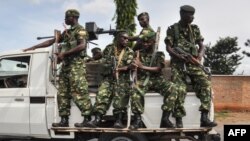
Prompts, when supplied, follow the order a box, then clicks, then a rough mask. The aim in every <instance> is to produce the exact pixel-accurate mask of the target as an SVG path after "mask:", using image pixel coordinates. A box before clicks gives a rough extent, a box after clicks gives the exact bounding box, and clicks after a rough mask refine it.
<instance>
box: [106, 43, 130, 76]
mask: <svg viewBox="0 0 250 141" xmlns="http://www.w3.org/2000/svg"><path fill="white" fill-rule="evenodd" d="M115 48H116V46H115V45H114V44H110V45H108V46H106V48H105V49H104V50H103V59H102V60H103V63H104V64H106V71H107V72H111V74H112V67H113V66H112V65H113V64H112V57H115V60H116V62H117V63H116V64H118V59H119V55H120V53H121V52H118V53H115ZM133 58H134V51H133V50H132V49H131V48H130V47H126V48H125V52H124V55H123V57H122V59H121V62H120V64H119V66H118V67H124V66H128V65H130V64H131V63H132V61H133ZM109 74H110V73H109ZM119 79H126V80H128V79H129V71H125V72H124V71H123V72H120V73H119Z"/></svg>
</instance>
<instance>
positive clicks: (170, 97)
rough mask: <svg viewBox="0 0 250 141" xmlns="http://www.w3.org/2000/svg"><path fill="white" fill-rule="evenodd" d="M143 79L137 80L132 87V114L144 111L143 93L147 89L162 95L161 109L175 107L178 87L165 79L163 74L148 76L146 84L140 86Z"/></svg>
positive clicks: (169, 109) (165, 109) (170, 109)
mask: <svg viewBox="0 0 250 141" xmlns="http://www.w3.org/2000/svg"><path fill="white" fill-rule="evenodd" d="M142 80H143V81H142ZM144 80H145V78H144V79H141V80H139V81H138V85H137V87H135V88H134V89H133V92H132V96H131V100H132V101H131V102H132V103H131V108H132V112H133V113H134V114H137V113H138V114H142V113H143V112H144V104H145V102H144V95H145V93H146V92H148V91H154V92H158V93H160V94H161V95H162V96H163V105H162V106H161V109H162V110H163V111H172V110H173V109H174V107H175V102H176V99H177V98H178V96H179V88H178V87H177V85H175V84H174V83H172V82H170V81H168V80H166V79H165V78H163V76H160V77H150V79H149V81H148V83H147V84H146V86H142V84H143V83H144Z"/></svg>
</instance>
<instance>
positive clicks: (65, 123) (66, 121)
mask: <svg viewBox="0 0 250 141" xmlns="http://www.w3.org/2000/svg"><path fill="white" fill-rule="evenodd" d="M52 126H53V127H69V117H68V116H62V117H61V121H60V122H58V123H52Z"/></svg>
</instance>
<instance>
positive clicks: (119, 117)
mask: <svg viewBox="0 0 250 141" xmlns="http://www.w3.org/2000/svg"><path fill="white" fill-rule="evenodd" d="M115 120H116V121H115V123H114V128H124V125H123V124H122V113H119V114H117V115H115Z"/></svg>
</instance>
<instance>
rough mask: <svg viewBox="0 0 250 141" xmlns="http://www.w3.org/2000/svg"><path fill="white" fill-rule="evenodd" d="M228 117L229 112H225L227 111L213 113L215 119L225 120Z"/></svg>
mask: <svg viewBox="0 0 250 141" xmlns="http://www.w3.org/2000/svg"><path fill="white" fill-rule="evenodd" d="M228 116H229V111H227V110H223V111H219V112H215V117H216V118H226V117H228Z"/></svg>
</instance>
